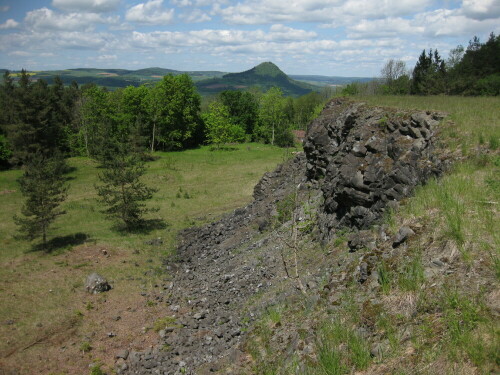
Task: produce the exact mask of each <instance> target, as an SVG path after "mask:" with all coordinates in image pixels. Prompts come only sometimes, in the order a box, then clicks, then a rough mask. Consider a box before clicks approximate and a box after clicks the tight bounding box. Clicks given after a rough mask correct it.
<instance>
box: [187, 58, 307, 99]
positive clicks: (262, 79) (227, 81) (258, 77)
mask: <svg viewBox="0 0 500 375" xmlns="http://www.w3.org/2000/svg"><path fill="white" fill-rule="evenodd" d="M196 86H197V87H198V90H199V91H200V92H201V93H203V94H209V93H217V92H220V91H224V90H246V89H249V88H251V87H257V88H258V89H260V90H261V91H267V90H268V89H270V88H271V87H273V86H276V87H279V88H281V90H283V93H284V94H285V95H287V96H299V95H304V94H307V93H309V92H311V91H312V90H313V86H311V85H308V84H306V83H303V82H298V81H295V80H293V79H291V78H290V77H288V76H287V75H286V74H285V73H283V72H282V71H281V70H280V68H278V67H277V66H276V65H275V64H273V63H272V62H265V63H262V64H259V65H257V66H255V67H253V68H252V69H250V70H247V71H245V72H241V73H229V74H226V75H224V76H223V77H221V78H213V79H209V80H204V81H199V82H197V83H196Z"/></svg>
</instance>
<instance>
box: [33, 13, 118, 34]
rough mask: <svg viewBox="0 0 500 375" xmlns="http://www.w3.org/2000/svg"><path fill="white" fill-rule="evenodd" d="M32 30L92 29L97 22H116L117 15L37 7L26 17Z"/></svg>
mask: <svg viewBox="0 0 500 375" xmlns="http://www.w3.org/2000/svg"><path fill="white" fill-rule="evenodd" d="M24 20H25V22H26V24H27V26H28V27H29V28H30V29H32V30H75V31H91V30H93V29H94V25H95V24H97V23H115V22H116V21H117V17H106V18H104V17H102V16H101V15H99V14H96V13H67V14H61V13H56V12H54V11H52V10H51V9H48V8H41V9H35V10H32V11H31V12H28V13H27V14H26V17H25V19H24Z"/></svg>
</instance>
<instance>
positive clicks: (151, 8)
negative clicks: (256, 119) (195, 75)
mask: <svg viewBox="0 0 500 375" xmlns="http://www.w3.org/2000/svg"><path fill="white" fill-rule="evenodd" d="M491 31H494V32H495V33H496V34H498V33H499V32H500V0H343V1H342V0H236V1H233V0H146V1H143V2H141V0H37V1H33V0H31V1H28V0H0V68H7V69H11V70H18V69H21V68H25V69H28V70H42V69H43V70H46V69H62V68H78V67H99V68H111V67H113V68H126V69H139V68H146V67H152V66H159V67H163V68H170V69H178V70H221V71H228V72H237V71H242V70H247V69H249V68H251V67H253V66H254V65H256V64H258V63H261V62H263V61H273V62H274V63H276V64H277V65H278V66H279V67H280V68H281V69H282V70H283V71H285V72H286V73H288V74H322V75H331V76H333V75H341V76H365V77H373V76H377V75H379V72H380V69H381V67H382V66H383V64H384V62H385V61H387V60H388V59H390V58H397V59H402V60H404V61H406V62H407V64H408V66H410V67H411V66H413V65H414V63H415V61H416V59H417V57H418V55H419V54H420V52H421V51H422V49H424V48H426V49H428V48H437V49H438V50H439V51H440V52H441V55H442V56H443V57H446V56H447V55H448V51H449V50H450V49H451V48H454V47H456V46H457V45H458V44H464V45H467V43H468V41H469V40H470V39H471V38H472V37H473V36H474V35H477V36H479V37H480V38H481V40H482V41H485V40H486V39H487V37H488V34H489V33H490V32H491Z"/></svg>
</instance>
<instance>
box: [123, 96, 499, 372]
mask: <svg viewBox="0 0 500 375" xmlns="http://www.w3.org/2000/svg"><path fill="white" fill-rule="evenodd" d="M490 104H493V103H490ZM445 116H446V114H445V113H442V112H436V111H419V110H403V109H395V108H383V107H372V106H369V105H366V104H364V103H359V102H351V101H347V100H343V99H335V100H333V101H331V102H330V103H329V104H328V105H327V106H326V108H325V109H324V111H323V112H322V114H321V115H320V116H319V117H318V118H317V119H316V120H314V121H313V123H312V124H311V125H310V127H309V131H308V136H307V141H306V144H305V147H304V150H305V153H300V154H298V155H297V156H296V157H295V158H293V159H291V160H289V161H287V162H285V163H283V164H282V165H281V166H279V167H278V168H277V169H276V170H275V171H274V172H270V173H266V174H265V175H264V177H263V178H262V179H261V181H260V182H259V183H258V184H257V186H256V187H255V190H254V201H253V202H252V203H251V204H250V205H248V206H246V207H242V208H240V209H237V210H235V211H234V212H232V213H230V214H228V215H227V216H226V217H224V218H223V219H221V220H219V221H217V222H214V223H211V224H208V225H206V226H203V227H198V228H191V229H189V230H186V231H184V232H183V233H181V236H180V243H179V245H178V248H177V258H176V259H171V260H170V261H169V262H168V263H167V269H168V270H169V271H170V272H171V276H170V278H169V279H168V280H167V281H166V283H165V284H164V287H165V288H166V289H168V290H170V294H169V297H168V299H167V300H166V304H167V306H168V308H169V309H170V313H169V315H168V317H167V318H166V319H165V321H164V322H162V324H161V325H160V327H159V336H160V338H159V342H158V344H157V345H156V346H153V347H151V348H150V349H148V350H146V351H135V350H131V351H130V352H127V353H126V358H123V356H122V357H121V358H120V359H118V360H117V361H116V363H115V370H116V371H117V373H118V374H144V375H146V374H155V373H159V372H162V371H163V372H166V373H171V374H174V373H175V374H177V373H184V374H208V373H227V374H275V375H278V374H283V375H285V374H290V375H292V374H312V375H320V374H321V375H324V374H334V375H337V374H350V373H354V372H355V373H356V374H366V375H367V374H387V373H390V374H402V373H405V374H408V373H421V374H446V373H449V374H451V373H453V374H482V373H484V374H486V373H496V372H498V369H499V368H498V353H499V349H500V348H499V345H500V341H499V340H498V334H499V324H498V323H499V321H498V316H499V314H500V306H499V304H498V302H499V295H500V288H499V283H498V278H499V276H500V274H499V272H498V259H499V254H498V236H497V235H496V234H495V231H494V228H495V227H496V226H497V225H498V212H497V209H496V206H495V205H496V204H497V203H496V202H498V198H499V191H498V179H496V180H495V178H494V175H495V171H496V172H498V157H499V155H498V138H495V137H497V130H498V129H495V127H493V128H490V129H489V131H488V133H485V134H484V135H483V137H485V136H486V134H488V136H487V137H488V138H487V139H489V140H490V142H489V144H488V145H486V144H485V142H484V140H483V141H482V143H481V144H482V145H483V146H481V147H479V148H476V149H475V151H474V152H473V153H472V154H471V156H470V158H468V160H467V161H465V162H462V163H460V162H459V160H464V159H463V157H464V152H465V153H466V152H467V147H468V146H467V144H463V146H462V147H463V149H462V152H461V153H456V152H455V151H452V150H454V147H450V148H448V146H452V144H451V143H449V142H453V139H452V138H456V137H457V134H456V133H455V135H454V136H452V137H450V135H451V134H452V133H453V132H456V131H463V130H464V129H463V127H462V126H463V123H462V124H457V125H455V124H453V123H450V122H445V121H443V119H444V117H445ZM462 121H463V120H462ZM484 130H486V127H483V128H482V131H484ZM490 135H491V137H490ZM483 139H484V138H483ZM495 139H496V141H495ZM495 142H496V143H495ZM474 155H475V156H474ZM450 162H454V163H457V164H456V166H455V168H454V169H453V170H451V169H450ZM414 194H415V196H414V197H412V198H410V197H411V196H412V195H414ZM486 202H488V203H486ZM495 222H496V223H497V224H494V223H495ZM200 286H202V287H200ZM186 296H188V297H186ZM167 311H168V310H167Z"/></svg>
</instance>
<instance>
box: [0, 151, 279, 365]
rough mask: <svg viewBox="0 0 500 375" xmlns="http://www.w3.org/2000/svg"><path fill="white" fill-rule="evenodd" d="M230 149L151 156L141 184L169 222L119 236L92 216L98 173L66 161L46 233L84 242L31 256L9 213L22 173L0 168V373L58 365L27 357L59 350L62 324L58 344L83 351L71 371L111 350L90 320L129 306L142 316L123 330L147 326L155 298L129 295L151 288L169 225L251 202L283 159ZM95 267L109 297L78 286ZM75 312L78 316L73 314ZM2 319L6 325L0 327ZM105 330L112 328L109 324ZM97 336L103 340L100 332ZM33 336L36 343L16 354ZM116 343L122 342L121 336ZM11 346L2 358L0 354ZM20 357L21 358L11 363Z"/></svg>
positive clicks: (89, 165)
mask: <svg viewBox="0 0 500 375" xmlns="http://www.w3.org/2000/svg"><path fill="white" fill-rule="evenodd" d="M236 147H237V150H234V151H210V150H209V149H208V147H203V148H200V149H195V150H188V151H184V152H177V153H158V156H160V158H159V159H158V160H156V161H154V162H151V163H149V169H148V172H147V175H146V176H145V178H144V181H145V182H146V183H147V184H149V185H150V186H154V187H156V188H158V189H159V191H158V192H157V193H156V194H155V196H154V199H153V200H152V202H151V204H152V205H154V206H157V207H159V208H160V211H159V212H158V213H155V214H154V215H153V217H161V218H163V219H164V220H165V222H166V224H167V228H166V229H156V230H153V231H152V232H150V233H147V234H130V235H122V234H120V233H118V232H116V231H113V230H112V223H110V222H109V221H107V220H106V219H105V217H104V216H103V215H102V214H101V213H100V212H99V204H98V203H97V202H96V193H95V190H94V188H93V186H94V184H95V183H97V173H98V172H99V170H98V169H97V168H96V165H95V163H94V162H93V161H91V160H89V159H86V158H73V159H70V160H69V164H70V165H71V166H73V167H75V171H74V172H72V173H71V174H70V175H69V177H70V181H69V182H70V190H69V196H68V199H67V200H66V202H65V203H64V208H65V209H66V210H67V214H66V215H64V216H63V217H61V218H60V219H59V220H57V222H56V223H55V224H54V227H53V230H51V236H60V237H63V236H68V235H75V234H78V233H82V234H85V235H86V236H88V237H89V239H88V240H87V241H86V243H85V244H84V245H81V246H75V247H74V248H72V246H71V245H68V246H66V247H62V248H60V249H58V250H56V251H54V252H53V253H52V254H45V253H40V252H29V251H30V249H31V244H30V243H28V242H25V241H21V240H17V239H15V238H14V235H15V230H16V228H15V225H14V223H13V221H12V216H13V215H14V214H16V213H19V210H20V206H21V204H22V197H21V194H20V192H19V190H18V186H17V184H16V178H17V177H18V176H19V175H20V173H21V172H20V171H4V172H1V173H0V192H1V193H0V205H1V207H2V210H0V248H1V249H2V251H1V252H0V298H1V303H0V322H1V324H0V337H8V338H9V340H0V370H1V368H2V366H6V367H8V366H12V364H13V363H16V362H17V363H22V365H23V366H26V368H25V370H26V369H30V368H31V367H30V366H35V368H38V369H39V370H40V371H41V373H43V372H46V373H48V372H49V370H54V369H55V368H57V366H58V365H61V366H62V363H63V362H64V360H55V362H53V363H52V368H50V365H49V364H47V363H45V364H44V363H42V362H41V363H38V362H36V361H35V360H34V358H32V357H36V355H38V354H43V352H47V353H50V352H51V350H55V349H57V346H56V345H61V343H59V342H58V340H56V339H55V338H57V337H58V335H62V336H64V335H65V334H63V333H61V330H63V331H65V332H66V331H67V332H70V333H67V334H66V335H67V336H68V338H66V341H67V340H72V344H73V350H74V351H76V353H77V354H73V355H75V356H76V357H77V358H80V357H82V356H83V357H82V358H80V362H81V361H83V362H82V363H80V362H78V361H76V363H75V364H74V365H73V367H71V366H69V364H68V366H69V367H68V368H67V371H68V372H69V373H82V372H81V371H82V370H81V366H84V365H86V364H85V363H87V364H88V361H89V360H91V359H92V358H96V357H98V356H99V357H100V358H106V355H108V356H109V355H111V356H112V355H113V353H109V350H108V352H106V350H107V349H106V346H109V345H110V344H103V343H102V342H100V341H99V340H100V339H99V338H94V337H93V336H92V335H90V333H91V332H99V329H101V330H102V329H104V328H98V327H95V326H94V325H93V324H96V323H92V322H96V321H98V320H99V319H102V316H103V315H106V314H108V316H110V315H112V314H117V313H118V312H119V311H122V316H124V314H125V313H124V312H123V311H125V312H126V311H128V310H127V308H128V309H130V308H131V306H132V307H133V310H138V313H136V315H137V314H139V315H140V316H135V317H134V319H133V321H131V323H130V324H131V325H132V326H133V327H131V328H130V330H131V332H133V328H137V327H139V328H140V327H141V326H142V325H144V326H146V327H147V326H148V325H151V324H152V321H154V319H155V316H157V314H160V315H161V314H162V312H161V311H158V309H157V308H156V307H155V304H152V303H149V304H148V305H145V302H146V301H142V300H139V301H138V300H136V299H134V298H135V297H133V296H134V295H136V296H139V293H138V292H139V291H140V290H141V288H145V289H150V287H151V286H152V285H154V284H155V276H154V275H155V270H156V269H157V267H158V266H159V265H160V262H161V256H162V255H166V254H167V253H169V252H170V251H171V250H172V249H173V248H174V239H175V236H176V233H177V231H178V230H179V229H182V228H185V227H187V226H191V225H195V224H196V225H198V224H201V223H204V222H207V221H212V220H213V219H215V218H217V217H218V216H220V215H221V214H223V213H224V212H227V211H229V210H231V209H235V208H237V207H240V206H242V205H244V204H245V203H247V202H249V201H250V199H251V194H252V192H253V186H254V185H255V183H256V182H257V181H258V180H259V179H260V177H261V176H262V174H263V173H264V172H266V171H270V170H273V169H274V168H275V166H276V164H277V163H279V162H280V161H281V160H282V158H283V151H282V150H281V149H278V148H275V147H271V146H266V145H262V144H244V145H238V146H236ZM188 197H189V198H188ZM157 237H162V239H163V240H164V241H165V242H164V244H163V245H162V246H159V247H152V246H148V245H145V244H144V241H145V240H147V239H150V238H157ZM103 250H104V251H105V252H107V255H106V256H103V254H104V252H103ZM133 250H134V251H133ZM94 270H96V271H98V272H102V273H103V274H104V275H105V276H106V277H107V278H109V279H111V280H113V282H114V292H113V294H109V296H108V297H107V299H108V301H107V302H105V300H100V299H96V298H93V297H90V296H88V295H86V294H85V293H84V292H83V281H84V279H85V277H86V275H88V274H89V273H90V272H92V271H94ZM145 273H147V274H148V275H149V276H145ZM131 280H132V281H131ZM153 289H154V288H153ZM139 298H142V297H140V296H139ZM89 303H90V304H91V305H95V306H96V308H95V310H99V311H100V312H99V313H96V312H94V308H93V307H92V308H90V309H89ZM134 306H135V307H134ZM141 309H142V310H141ZM87 310H88V311H87ZM81 312H83V314H84V315H85V316H84V317H81V314H80V313H81ZM164 313H165V312H163V314H164ZM92 314H97V315H96V316H93V315H92ZM155 314H156V315H155ZM75 319H76V320H75ZM123 319H125V318H123ZM131 319H132V318H131ZM8 321H12V322H13V324H4V323H5V322H8ZM121 323H124V324H122V326H123V325H125V326H126V324H127V323H125V322H124V321H123V320H122V321H121ZM75 327H76V328H75ZM103 327H104V325H103ZM108 329H109V330H118V329H120V328H119V327H118V326H115V327H114V328H113V327H112V326H110V327H108ZM128 334H129V335H130V333H128ZM98 336H99V335H98ZM101 336H102V337H104V336H105V333H101ZM140 336H141V334H140V332H136V333H135V334H134V337H140ZM122 339H123V337H122ZM132 339H133V338H132V336H131V337H130V340H132ZM37 341H40V344H36V345H34V346H33V347H30V348H28V349H26V350H25V351H23V350H22V349H23V348H26V347H27V346H29V345H30V344H33V343H34V342H37ZM63 341H64V340H63ZM56 342H57V344H56ZM84 342H89V343H90V344H91V345H92V346H94V347H95V348H96V349H95V350H94V351H92V352H90V353H89V354H87V355H83V354H82V353H79V352H78V347H79V345H81V343H84ZM122 344H125V346H126V345H128V344H127V343H126V342H122V343H121V345H122ZM141 345H144V343H142V344H141ZM117 347H118V345H117ZM122 347H123V345H122ZM138 347H140V344H138ZM54 348H55V349H54ZM71 348H72V347H69V349H68V350H69V352H71V350H70V349H71ZM99 348H100V349H99ZM16 349H17V351H15V352H14V353H13V354H12V355H10V356H9V357H8V358H4V360H5V362H4V363H2V357H4V356H7V355H8V354H10V353H11V352H12V351H13V350H16ZM108 349H109V348H108ZM106 353H107V354H106ZM54 355H56V356H57V354H54ZM79 356H80V357H79ZM20 358H23V359H25V361H19V359H20ZM30 358H31V359H33V364H31V365H30V364H29V361H26V359H30ZM85 361H86V362H85ZM35 363H36V365H35ZM68 363H69V362H68ZM36 366H39V367H36ZM40 366H41V367H40ZM43 366H48V367H43ZM79 366H80V367H79ZM78 369H79V370H78ZM85 371H86V370H85ZM0 372H1V371H0Z"/></svg>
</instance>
